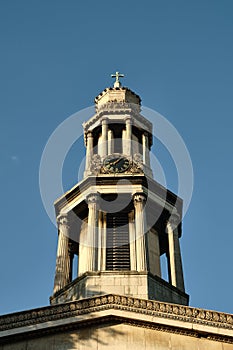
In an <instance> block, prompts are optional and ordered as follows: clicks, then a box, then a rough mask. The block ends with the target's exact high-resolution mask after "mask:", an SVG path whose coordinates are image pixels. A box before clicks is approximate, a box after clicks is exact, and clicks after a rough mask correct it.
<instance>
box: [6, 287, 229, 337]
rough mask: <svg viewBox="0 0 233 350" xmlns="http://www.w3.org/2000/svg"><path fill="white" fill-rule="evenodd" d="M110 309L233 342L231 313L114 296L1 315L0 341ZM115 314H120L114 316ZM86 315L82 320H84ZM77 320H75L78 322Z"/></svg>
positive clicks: (135, 317)
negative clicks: (202, 330)
mask: <svg viewBox="0 0 233 350" xmlns="http://www.w3.org/2000/svg"><path fill="white" fill-rule="evenodd" d="M110 309H112V310H121V311H125V312H127V314H128V316H129V315H131V316H130V318H132V319H134V320H137V319H142V318H141V316H139V315H147V316H152V318H150V320H154V321H155V323H156V324H160V325H162V324H163V325H164V326H168V325H169V323H170V326H171V325H172V324H173V326H174V327H175V326H176V324H175V323H174V322H173V323H172V321H175V322H178V323H179V327H181V325H183V326H182V327H184V328H185V324H189V325H188V326H187V328H188V329H189V330H190V329H191V330H193V329H195V325H196V330H198V329H200V327H199V328H198V325H202V326H205V327H207V328H208V329H210V328H211V329H212V332H211V334H214V337H217V336H219V335H220V334H222V335H224V336H229V337H232V340H233V315H231V314H226V313H223V312H217V311H211V310H204V309H199V308H193V307H188V306H182V305H177V304H170V303H163V302H159V301H153V300H144V299H137V298H133V297H127V296H120V295H114V294H109V295H103V296H97V297H92V298H88V299H83V300H78V301H72V302H69V303H64V304H60V305H56V306H48V307H43V308H39V309H33V310H29V311H23V312H17V313H13V314H9V315H5V316H1V317H0V338H2V337H4V336H6V335H7V334H6V332H5V331H9V330H14V329H15V330H16V329H17V328H21V329H22V330H23V332H25V331H26V328H25V327H29V329H28V331H30V330H33V325H36V326H37V328H38V329H39V328H40V327H39V326H40V324H41V325H42V324H44V323H46V328H49V323H50V324H51V326H54V324H53V322H54V321H58V320H64V322H65V320H66V319H68V318H74V317H77V316H82V315H87V316H88V314H91V316H90V317H93V313H95V312H97V313H98V312H100V311H104V310H110ZM129 313H130V314H129ZM113 314H114V312H113ZM135 314H137V316H135ZM108 315H109V313H108ZM116 315H117V313H116ZM118 315H120V314H119V313H118ZM87 316H86V317H85V320H87ZM97 316H98V315H97ZM99 316H100V315H99ZM122 316H124V317H125V316H126V313H124V314H122ZM128 318H129V317H128ZM80 320H81V319H80V318H79V322H80ZM66 323H67V322H66ZM191 325H192V326H191ZM182 327H181V328H182ZM220 329H222V331H220ZM229 331H230V332H229ZM209 332H210V331H209ZM215 332H216V334H215ZM16 333H19V331H16ZM8 335H9V334H8Z"/></svg>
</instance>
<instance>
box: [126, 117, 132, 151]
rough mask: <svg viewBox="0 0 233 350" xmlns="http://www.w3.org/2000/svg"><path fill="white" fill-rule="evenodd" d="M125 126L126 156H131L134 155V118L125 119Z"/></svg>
mask: <svg viewBox="0 0 233 350" xmlns="http://www.w3.org/2000/svg"><path fill="white" fill-rule="evenodd" d="M125 125H126V135H125V136H126V137H125V138H126V140H125V142H126V147H125V150H126V153H125V154H126V155H128V156H131V154H132V118H131V117H130V116H128V117H127V118H126V119H125Z"/></svg>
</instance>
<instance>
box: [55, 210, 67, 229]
mask: <svg viewBox="0 0 233 350" xmlns="http://www.w3.org/2000/svg"><path fill="white" fill-rule="evenodd" d="M57 226H58V228H59V227H61V226H65V227H69V220H68V214H66V213H65V214H60V215H58V217H57Z"/></svg>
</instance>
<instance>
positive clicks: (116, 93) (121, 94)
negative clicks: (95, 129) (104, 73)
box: [95, 87, 141, 109]
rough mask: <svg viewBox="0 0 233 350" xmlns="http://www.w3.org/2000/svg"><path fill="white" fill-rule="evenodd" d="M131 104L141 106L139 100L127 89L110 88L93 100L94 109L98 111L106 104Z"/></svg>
mask: <svg viewBox="0 0 233 350" xmlns="http://www.w3.org/2000/svg"><path fill="white" fill-rule="evenodd" d="M113 102H114V103H131V104H135V105H139V106H140V105H141V98H140V97H139V96H138V95H137V94H135V92H133V91H132V90H130V89H129V88H127V87H114V88H112V87H110V88H106V89H104V90H103V91H102V92H101V93H100V94H99V95H98V96H96V98H95V104H96V108H97V109H99V108H101V107H103V106H104V105H106V104H107V103H113Z"/></svg>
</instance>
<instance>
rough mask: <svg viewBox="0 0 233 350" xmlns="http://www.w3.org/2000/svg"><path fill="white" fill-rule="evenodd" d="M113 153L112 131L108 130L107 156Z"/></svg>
mask: <svg viewBox="0 0 233 350" xmlns="http://www.w3.org/2000/svg"><path fill="white" fill-rule="evenodd" d="M112 153H113V135H112V130H108V154H112Z"/></svg>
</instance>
